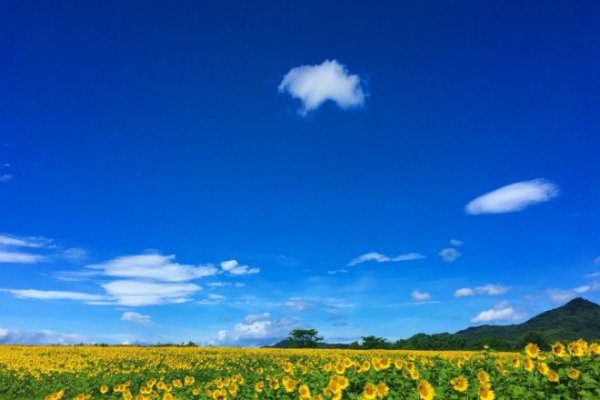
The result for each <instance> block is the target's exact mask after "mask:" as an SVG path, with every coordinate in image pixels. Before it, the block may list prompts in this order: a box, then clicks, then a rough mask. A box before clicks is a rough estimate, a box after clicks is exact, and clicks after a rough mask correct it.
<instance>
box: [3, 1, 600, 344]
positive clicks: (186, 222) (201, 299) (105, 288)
mask: <svg viewBox="0 0 600 400" xmlns="http://www.w3.org/2000/svg"><path fill="white" fill-rule="evenodd" d="M599 35H600V6H599V5H598V4H597V3H595V2H576V3H573V2H525V3H523V2H516V1H515V2H502V3H498V4H491V3H490V2H470V1H469V2H468V1H443V2H433V1H432V2H422V1H406V2H391V1H390V2H377V3H376V4H368V5H367V4H366V3H363V4H359V3H358V2H354V3H347V4H344V6H343V7H341V6H340V5H339V3H336V2H323V1H318V2H317V1H302V2H299V1H289V2H280V1H265V2H260V4H252V5H250V4H248V3H246V2H232V1H222V2H212V3H209V2H185V1H178V2H170V3H166V2H126V4H124V2H113V1H106V2H101V3H98V2H86V1H81V2H47V3H45V4H42V3H40V2H29V1H22V2H13V4H7V5H5V7H4V10H3V12H2V13H1V15H0V59H1V60H2V62H1V63H0V212H1V214H2V216H3V217H2V219H1V223H0V232H1V235H0V289H1V290H0V342H19V343H22V342H63V343H69V342H78V341H86V342H114V343H121V342H146V343H154V342H158V341H160V342H181V341H188V340H193V341H195V342H198V343H204V344H221V345H236V346H237V345H260V344H265V343H270V342H273V341H274V340H277V339H278V338H281V337H284V336H286V334H287V333H288V332H289V331H290V330H291V329H293V328H295V327H315V328H317V329H318V330H319V331H320V332H321V333H322V334H323V335H324V336H325V337H326V338H327V339H328V340H330V341H350V340H354V339H357V338H359V337H360V336H362V335H369V334H373V335H378V336H385V337H388V338H391V339H396V338H403V337H408V336H410V335H412V334H415V333H418V332H427V333H433V332H442V331H450V332H453V331H456V330H459V329H463V328H465V327H467V326H470V325H476V324H482V323H497V324H506V323H514V322H520V321H523V320H526V319H527V318H529V317H531V316H533V315H535V314H536V313H538V312H541V311H544V310H547V309H549V308H552V307H556V306H558V305H560V304H562V303H564V302H566V301H568V300H569V299H570V298H573V297H574V296H579V295H581V296H584V297H586V298H588V299H590V300H593V301H596V302H598V301H600V292H599V291H598V289H600V277H599V273H600V236H599V230H598V227H599V226H600V201H599V199H600V185H598V182H599V178H600V157H598V154H600V128H599V126H600V114H599V113H598V109H599V107H600V78H599V76H600V75H599V72H600V70H599V68H598V65H600V63H599V61H600V47H599V44H598V40H597V38H598V37H599Z"/></svg>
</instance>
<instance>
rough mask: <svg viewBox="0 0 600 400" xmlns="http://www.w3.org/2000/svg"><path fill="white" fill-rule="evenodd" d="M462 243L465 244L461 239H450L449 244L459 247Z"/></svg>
mask: <svg viewBox="0 0 600 400" xmlns="http://www.w3.org/2000/svg"><path fill="white" fill-rule="evenodd" d="M463 244H465V243H464V242H463V241H462V240H458V239H450V245H451V246H455V247H460V246H462V245H463Z"/></svg>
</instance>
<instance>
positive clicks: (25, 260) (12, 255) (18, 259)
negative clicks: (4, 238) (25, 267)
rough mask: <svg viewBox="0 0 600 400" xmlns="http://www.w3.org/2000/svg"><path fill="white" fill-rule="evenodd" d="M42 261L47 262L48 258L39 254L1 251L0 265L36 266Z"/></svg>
mask: <svg viewBox="0 0 600 400" xmlns="http://www.w3.org/2000/svg"><path fill="white" fill-rule="evenodd" d="M42 261H46V257H44V256H41V255H38V254H32V253H26V252H20V251H5V250H0V263H14V264H36V263H39V262H42Z"/></svg>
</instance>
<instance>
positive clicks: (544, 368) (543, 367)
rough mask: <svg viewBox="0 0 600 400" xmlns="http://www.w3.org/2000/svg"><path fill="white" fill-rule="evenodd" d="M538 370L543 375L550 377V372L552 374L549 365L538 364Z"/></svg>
mask: <svg viewBox="0 0 600 400" xmlns="http://www.w3.org/2000/svg"><path fill="white" fill-rule="evenodd" d="M537 370H538V372H539V373H540V374H542V375H548V372H550V368H549V367H548V364H546V363H544V362H541V363H539V364H538V367H537Z"/></svg>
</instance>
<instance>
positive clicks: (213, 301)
mask: <svg viewBox="0 0 600 400" xmlns="http://www.w3.org/2000/svg"><path fill="white" fill-rule="evenodd" d="M226 299H227V297H225V296H222V295H220V294H209V295H208V296H206V298H204V299H202V300H198V301H197V302H196V303H198V304H201V305H203V306H216V305H218V304H222V303H223V301H224V300H226Z"/></svg>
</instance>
